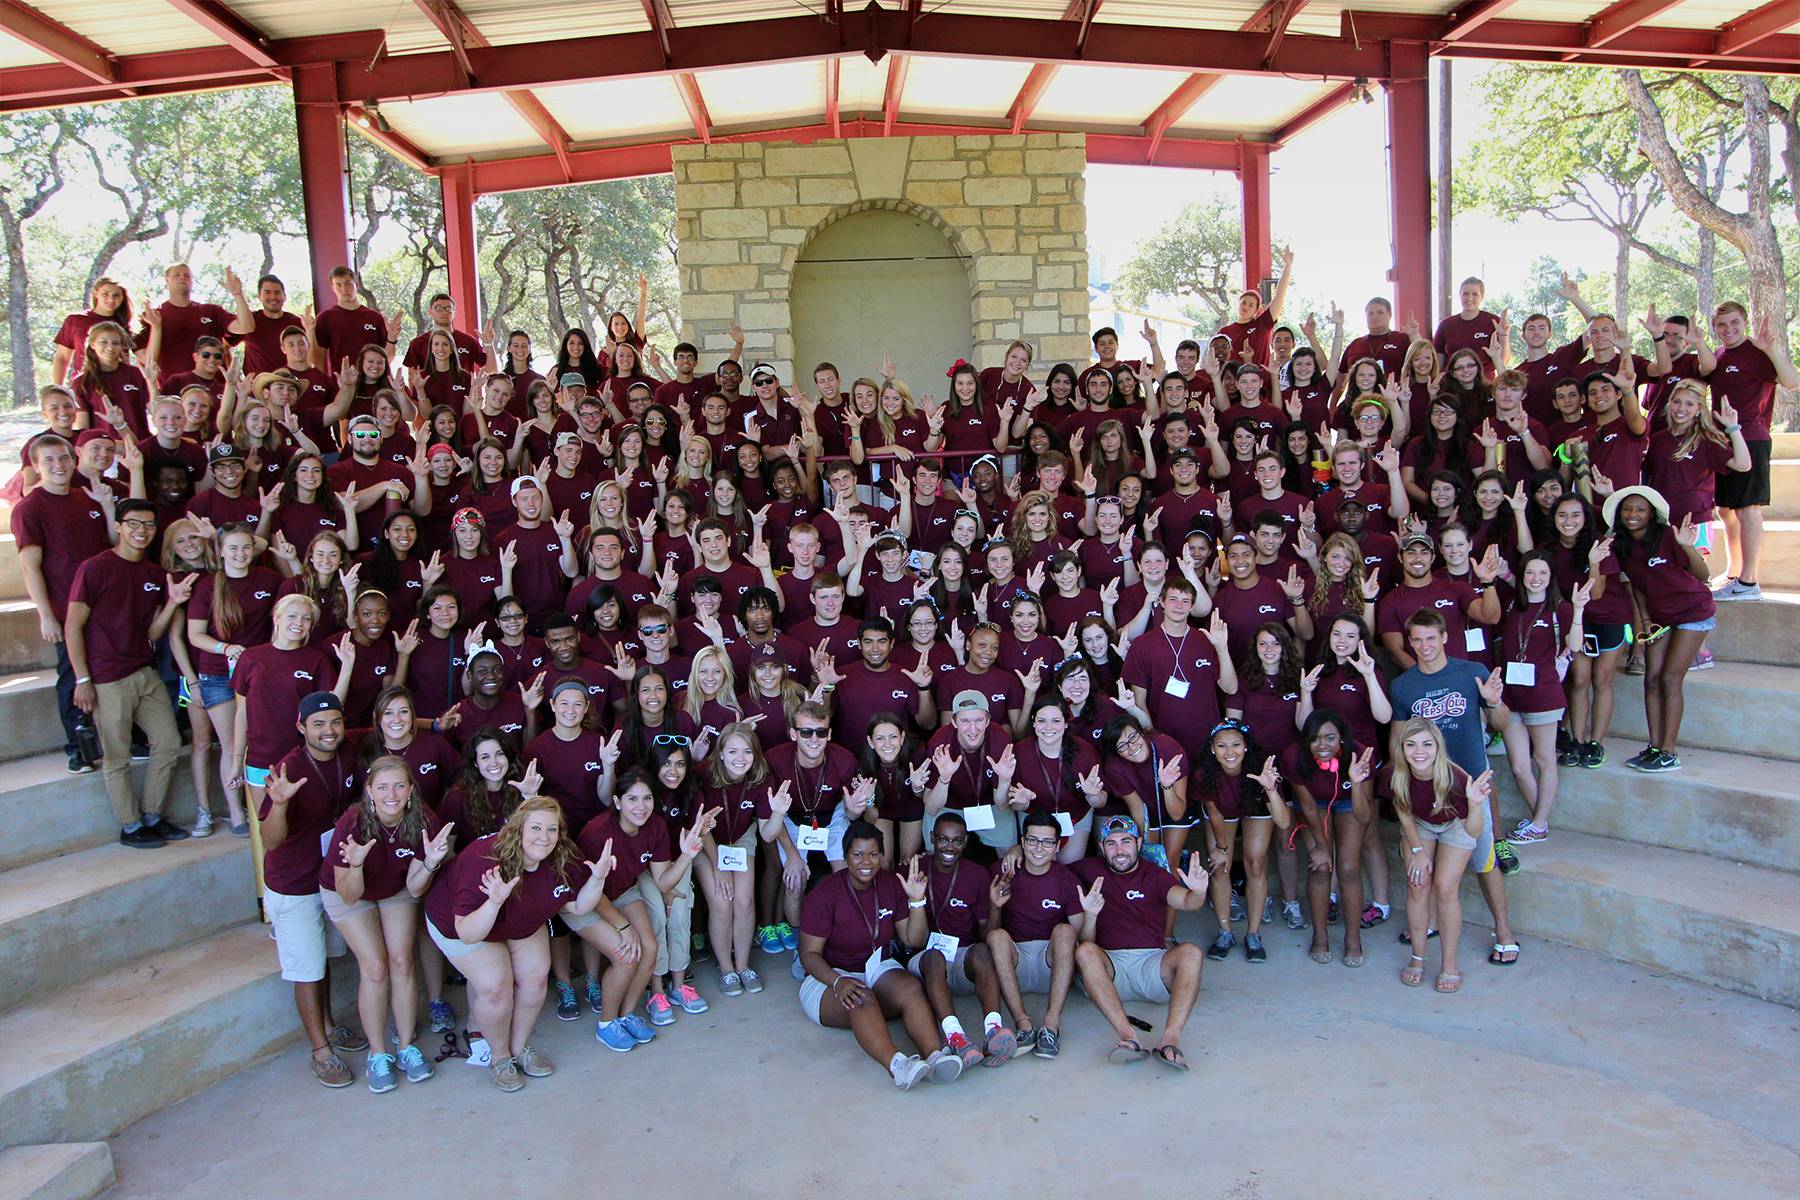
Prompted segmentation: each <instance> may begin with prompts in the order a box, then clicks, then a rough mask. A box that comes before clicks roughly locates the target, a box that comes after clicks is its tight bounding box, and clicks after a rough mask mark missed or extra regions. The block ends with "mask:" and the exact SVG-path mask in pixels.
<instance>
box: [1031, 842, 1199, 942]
mask: <svg viewBox="0 0 1800 1200" xmlns="http://www.w3.org/2000/svg"><path fill="white" fill-rule="evenodd" d="M1070 870H1071V871H1073V872H1074V874H1075V878H1077V879H1079V880H1080V881H1081V883H1082V886H1083V888H1087V887H1091V886H1092V885H1093V882H1094V880H1096V879H1098V880H1100V881H1101V883H1100V894H1101V895H1102V896H1104V897H1105V898H1106V906H1105V907H1104V908H1102V909H1101V910H1100V915H1099V916H1098V917H1097V918H1095V920H1096V922H1097V923H1096V925H1095V927H1094V941H1095V942H1097V943H1098V944H1099V946H1100V948H1101V949H1102V950H1160V949H1162V946H1163V921H1164V919H1165V914H1166V913H1167V912H1168V910H1169V892H1170V891H1172V890H1173V889H1174V887H1175V886H1176V885H1175V877H1174V876H1173V875H1171V874H1169V872H1168V871H1166V870H1164V869H1163V868H1162V867H1159V866H1157V865H1156V864H1155V863H1153V862H1148V861H1146V860H1144V859H1141V858H1140V859H1139V860H1138V863H1137V866H1135V867H1133V868H1132V869H1131V870H1129V871H1125V872H1123V873H1121V872H1118V871H1115V870H1113V869H1112V867H1110V866H1108V865H1107V863H1106V860H1105V859H1103V858H1084V859H1082V860H1081V861H1080V862H1078V863H1076V864H1075V865H1074V866H1073V867H1071V868H1070ZM1015 878H1016V877H1015ZM1008 907H1010V905H1009V906H1008Z"/></svg>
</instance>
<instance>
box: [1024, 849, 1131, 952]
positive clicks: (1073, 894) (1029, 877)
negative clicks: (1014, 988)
mask: <svg viewBox="0 0 1800 1200" xmlns="http://www.w3.org/2000/svg"><path fill="white" fill-rule="evenodd" d="M993 871H994V874H996V875H997V874H999V872H1000V865H999V864H998V863H996V864H994V868H993ZM989 878H990V879H991V878H992V876H989ZM1080 913H1081V881H1080V880H1079V879H1077V878H1076V877H1075V872H1073V871H1071V870H1070V869H1069V868H1068V867H1065V866H1063V865H1062V864H1061V863H1059V862H1053V863H1051V864H1050V866H1049V868H1048V869H1046V870H1045V871H1044V873H1043V874H1042V875H1033V874H1032V873H1031V870H1030V868H1028V867H1026V866H1025V865H1023V864H1021V865H1020V867H1019V869H1018V870H1017V871H1015V872H1013V877H1012V897H1011V898H1010V899H1009V900H1007V902H1006V906H1005V907H1004V908H1002V909H1001V910H1000V926H1001V928H1003V929H1005V930H1006V932H1007V934H1008V935H1009V936H1010V937H1011V938H1012V939H1013V941H1015V942H1045V941H1049V940H1050V934H1051V933H1052V932H1054V931H1055V929H1056V927H1057V926H1058V925H1063V924H1066V923H1068V922H1069V921H1072V920H1074V919H1075V917H1076V916H1078V915H1079V914H1080ZM1157 928H1158V930H1159V931H1160V929H1161V928H1162V927H1161V926H1160V925H1159V926H1157ZM1161 937H1162V934H1161V933H1160V932H1159V933H1158V934H1157V938H1158V939H1159V940H1158V941H1157V945H1159V946H1160V945H1162V942H1161V940H1160V939H1161Z"/></svg>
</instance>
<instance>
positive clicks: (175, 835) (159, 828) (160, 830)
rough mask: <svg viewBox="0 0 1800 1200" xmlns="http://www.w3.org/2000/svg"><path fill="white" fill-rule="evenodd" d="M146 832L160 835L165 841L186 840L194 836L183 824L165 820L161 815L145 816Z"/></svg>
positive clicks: (156, 835)
mask: <svg viewBox="0 0 1800 1200" xmlns="http://www.w3.org/2000/svg"><path fill="white" fill-rule="evenodd" d="M144 832H145V833H148V834H152V835H153V836H155V837H159V838H161V839H162V840H163V841H165V842H185V841H187V840H188V839H189V838H191V837H193V836H194V835H193V834H191V833H189V832H188V831H187V830H185V829H183V828H182V827H181V826H179V825H176V824H173V823H172V822H169V821H165V820H163V819H162V818H161V817H145V818H144Z"/></svg>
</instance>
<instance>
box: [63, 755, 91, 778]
mask: <svg viewBox="0 0 1800 1200" xmlns="http://www.w3.org/2000/svg"><path fill="white" fill-rule="evenodd" d="M93 773H94V764H93V763H91V762H89V761H88V760H87V759H85V758H83V757H82V756H81V751H79V750H77V751H76V752H75V753H73V754H71V755H69V774H71V775H92V774H93Z"/></svg>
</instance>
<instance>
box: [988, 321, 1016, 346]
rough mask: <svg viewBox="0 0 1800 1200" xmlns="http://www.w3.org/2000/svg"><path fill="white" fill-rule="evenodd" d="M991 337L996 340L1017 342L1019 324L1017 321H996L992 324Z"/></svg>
mask: <svg viewBox="0 0 1800 1200" xmlns="http://www.w3.org/2000/svg"><path fill="white" fill-rule="evenodd" d="M993 336H994V337H996V338H1004V339H1006V340H1007V341H1009V342H1013V341H1017V340H1018V338H1019V323H1018V322H1017V321H996V322H995V323H994V332H993Z"/></svg>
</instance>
